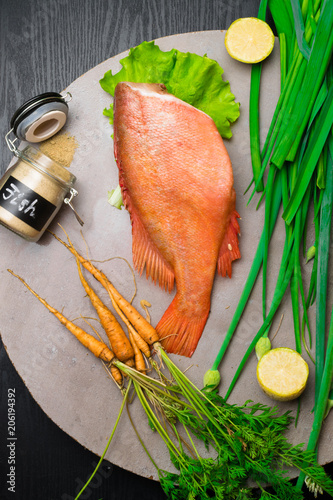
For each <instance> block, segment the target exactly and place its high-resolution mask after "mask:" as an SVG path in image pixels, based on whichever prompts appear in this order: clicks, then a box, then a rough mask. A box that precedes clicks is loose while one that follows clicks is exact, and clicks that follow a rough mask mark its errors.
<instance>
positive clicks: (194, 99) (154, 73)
mask: <svg viewBox="0 0 333 500" xmlns="http://www.w3.org/2000/svg"><path fill="white" fill-rule="evenodd" d="M120 63H121V65H122V69H121V70H120V71H118V73H116V74H114V75H113V74H112V72H111V70H109V71H107V72H106V73H105V75H104V77H103V78H102V79H101V80H100V84H101V87H102V89H103V90H105V91H106V92H108V93H109V94H111V95H112V96H114V90H115V87H116V85H117V83H119V82H123V81H127V82H146V83H164V85H165V86H166V88H167V90H168V92H170V93H171V94H173V95H175V96H176V97H178V98H179V99H182V100H183V101H185V102H187V103H189V104H191V105H192V106H195V107H196V108H198V109H200V110H202V111H204V112H205V113H207V114H208V115H209V116H210V117H211V118H212V119H213V120H214V122H215V124H216V126H217V128H218V130H219V132H220V134H221V136H222V137H224V138H228V139H229V138H230V137H231V136H232V132H231V128H230V124H231V123H233V122H235V121H236V120H237V118H238V117H239V103H236V102H235V96H234V95H233V94H232V93H231V91H230V85H229V82H227V81H224V80H223V78H222V74H223V69H222V68H221V66H220V65H219V64H218V63H217V62H216V61H214V60H213V59H209V58H208V57H207V56H203V57H201V56H198V55H197V54H192V53H189V52H187V53H184V52H180V51H179V50H176V49H172V50H170V51H169V52H163V51H162V50H161V49H160V48H159V47H158V46H157V45H156V44H155V42H153V41H152V42H143V43H141V44H140V45H138V46H137V47H135V48H132V49H131V50H130V52H129V55H128V56H127V57H125V58H124V59H122V60H121V61H120ZM103 113H104V115H106V116H108V117H109V119H110V123H111V124H112V123H113V104H111V105H110V108H109V109H105V110H104V112H103Z"/></svg>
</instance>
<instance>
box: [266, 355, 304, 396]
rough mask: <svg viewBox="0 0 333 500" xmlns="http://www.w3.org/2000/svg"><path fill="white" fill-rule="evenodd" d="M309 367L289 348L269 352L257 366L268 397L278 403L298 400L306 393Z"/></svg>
mask: <svg viewBox="0 0 333 500" xmlns="http://www.w3.org/2000/svg"><path fill="white" fill-rule="evenodd" d="M308 376H309V367H308V364H307V363H306V361H304V359H303V358H302V356H301V355H300V354H299V353H298V352H296V351H294V350H293V349H289V348H288V347H278V348H277V349H272V350H270V351H268V352H267V353H266V354H264V355H263V357H262V358H261V359H260V360H259V362H258V365H257V379H258V382H259V385H260V387H261V388H262V389H263V391H264V392H266V394H268V396H270V397H271V398H272V399H275V400H278V401H290V400H292V399H296V398H298V396H300V395H301V394H302V392H303V391H304V389H305V387H306V383H307V380H308Z"/></svg>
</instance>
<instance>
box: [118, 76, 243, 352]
mask: <svg viewBox="0 0 333 500" xmlns="http://www.w3.org/2000/svg"><path fill="white" fill-rule="evenodd" d="M114 152H115V158H116V162H117V165H118V168H119V184H120V186H121V190H122V195H123V201H124V205H125V208H126V209H127V210H128V212H129V214H130V218H131V224H132V235H133V244H132V251H133V262H134V266H135V268H136V269H137V270H138V271H139V272H140V273H142V272H143V270H144V268H146V275H147V278H148V277H149V276H150V277H151V279H152V280H153V282H155V283H156V282H158V283H159V284H160V286H161V287H162V288H164V289H166V290H168V291H171V290H172V289H173V286H174V282H176V288H177V291H176V294H175V297H174V299H173V301H172V302H171V304H170V306H169V307H168V309H167V310H166V311H165V313H164V315H163V316H162V318H161V320H160V321H159V323H158V324H157V326H156V330H157V332H158V334H159V337H160V339H161V342H162V345H163V346H164V348H165V349H166V351H167V352H169V353H176V354H180V355H183V356H188V357H190V356H192V354H193V352H194V351H195V349H196V346H197V344H198V341H199V339H200V337H201V334H202V332H203V329H204V327H205V324H206V321H207V318H208V315H209V310H210V300H211V292H212V287H213V281H214V276H215V272H216V268H217V270H218V272H219V274H221V275H222V276H226V275H228V276H229V277H231V263H232V261H233V260H235V259H239V258H240V251H239V248H238V233H239V224H238V220H237V219H238V217H239V215H238V213H237V212H236V208H235V204H236V193H235V190H234V187H233V184H234V180H233V172H232V166H231V161H230V158H229V155H228V153H227V150H226V148H225V145H224V143H223V140H222V138H221V136H220V134H219V132H218V130H217V128H216V126H215V123H214V121H213V120H212V119H211V118H210V117H209V116H208V115H207V114H205V113H204V112H202V111H200V110H198V109H196V108H194V107H193V106H191V105H189V104H187V103H185V102H184V101H182V100H180V99H178V98H176V97H175V96H174V95H172V94H170V93H168V92H167V90H166V88H165V86H164V85H162V84H146V83H130V82H121V83H118V85H117V86H116V89H115V96H114Z"/></svg>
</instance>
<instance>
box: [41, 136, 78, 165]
mask: <svg viewBox="0 0 333 500" xmlns="http://www.w3.org/2000/svg"><path fill="white" fill-rule="evenodd" d="M77 147H78V143H77V141H76V139H75V137H73V136H71V135H69V134H68V133H58V134H56V135H54V136H53V137H51V138H50V139H48V140H46V141H44V142H42V143H41V145H40V147H39V149H40V151H41V152H42V153H43V154H44V155H46V156H48V157H49V158H51V159H52V160H54V161H56V162H58V163H60V164H61V165H63V166H64V167H70V165H71V163H72V161H73V157H74V153H75V150H76V148H77Z"/></svg>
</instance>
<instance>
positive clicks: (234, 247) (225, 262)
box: [217, 210, 241, 278]
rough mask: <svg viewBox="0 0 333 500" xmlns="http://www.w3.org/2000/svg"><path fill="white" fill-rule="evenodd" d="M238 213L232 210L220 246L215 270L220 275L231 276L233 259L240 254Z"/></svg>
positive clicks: (237, 257)
mask: <svg viewBox="0 0 333 500" xmlns="http://www.w3.org/2000/svg"><path fill="white" fill-rule="evenodd" d="M238 218H239V214H238V213H237V212H236V210H234V211H233V212H232V214H231V216H230V222H229V226H228V228H227V231H226V233H225V236H224V239H223V241H222V245H221V248H220V253H219V258H218V261H217V271H218V273H219V274H220V275H221V276H226V275H228V276H229V278H231V274H232V268H231V263H232V261H233V260H236V259H239V258H240V256H241V254H240V251H239V247H238V234H239V224H238V220H237V219H238Z"/></svg>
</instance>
